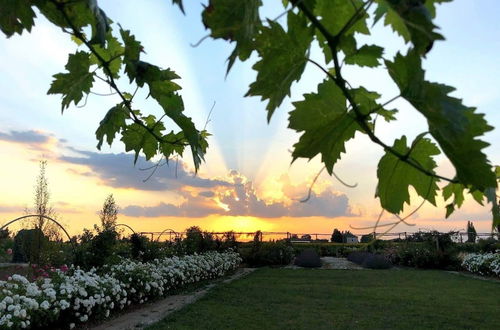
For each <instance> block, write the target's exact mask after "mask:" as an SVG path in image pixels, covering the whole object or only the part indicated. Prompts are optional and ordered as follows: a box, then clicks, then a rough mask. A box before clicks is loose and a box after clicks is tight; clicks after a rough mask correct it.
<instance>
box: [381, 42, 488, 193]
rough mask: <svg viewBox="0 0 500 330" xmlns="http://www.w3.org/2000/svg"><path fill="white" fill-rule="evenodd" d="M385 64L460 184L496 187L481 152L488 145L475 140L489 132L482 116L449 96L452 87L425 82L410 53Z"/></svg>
mask: <svg viewBox="0 0 500 330" xmlns="http://www.w3.org/2000/svg"><path fill="white" fill-rule="evenodd" d="M385 63H386V66H387V68H388V70H389V74H390V75H391V77H392V79H393V80H394V82H396V84H397V85H398V87H399V89H400V91H401V96H402V97H404V98H405V99H406V100H408V101H409V102H410V103H411V104H412V105H413V106H414V107H415V108H416V109H417V110H418V111H420V112H421V113H422V114H423V115H424V116H425V117H426V119H427V123H428V125H429V132H430V133H431V134H432V136H433V137H434V138H435V139H436V141H437V142H438V143H439V146H440V147H441V149H442V150H443V152H444V153H445V154H446V155H447V156H448V158H449V159H450V161H451V162H452V163H453V166H454V167H455V169H456V171H457V178H458V179H459V181H460V183H462V184H463V185H465V186H469V185H471V186H472V188H474V189H478V190H480V191H483V192H484V191H485V190H486V189H487V188H489V187H496V180H495V174H494V173H493V171H492V168H491V165H490V164H489V162H488V159H487V158H486V155H485V154H484V153H483V152H482V151H481V150H482V149H483V148H485V147H486V146H488V143H486V142H484V141H482V140H479V139H477V137H478V136H481V135H483V134H484V133H486V132H488V131H490V130H491V129H492V127H491V126H489V125H488V123H487V122H486V120H485V119H484V115H483V114H478V113H476V111H475V110H476V109H475V108H471V107H466V106H464V105H463V104H462V102H461V100H459V99H457V98H454V97H451V96H449V95H448V94H449V93H451V92H453V91H454V88H453V87H450V86H446V85H442V84H437V83H431V82H428V81H425V80H424V71H423V69H422V65H421V60H420V57H419V56H418V55H417V54H416V53H415V52H414V51H410V52H409V53H408V55H407V56H402V55H401V54H399V53H398V54H397V55H396V57H395V59H394V62H390V61H386V62H385Z"/></svg>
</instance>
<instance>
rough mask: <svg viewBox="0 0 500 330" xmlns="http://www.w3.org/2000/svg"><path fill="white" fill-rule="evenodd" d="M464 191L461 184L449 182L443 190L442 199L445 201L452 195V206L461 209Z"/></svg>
mask: <svg viewBox="0 0 500 330" xmlns="http://www.w3.org/2000/svg"><path fill="white" fill-rule="evenodd" d="M464 190H465V187H464V186H463V185H462V184H460V183H453V182H450V183H449V184H448V185H446V186H445V187H444V188H443V198H444V200H445V201H447V200H448V199H449V198H450V197H451V196H452V195H453V204H454V205H456V206H458V207H461V206H462V204H463V202H464Z"/></svg>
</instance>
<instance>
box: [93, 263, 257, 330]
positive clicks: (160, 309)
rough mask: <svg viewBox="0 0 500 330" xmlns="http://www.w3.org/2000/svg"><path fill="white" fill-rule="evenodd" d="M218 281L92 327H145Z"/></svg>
mask: <svg viewBox="0 0 500 330" xmlns="http://www.w3.org/2000/svg"><path fill="white" fill-rule="evenodd" d="M254 270H255V268H241V269H238V270H237V271H236V273H234V274H233V275H231V276H230V277H228V278H227V279H225V280H223V281H222V283H229V282H232V281H234V280H236V279H238V278H240V277H243V276H245V275H247V274H249V273H251V272H252V271H254ZM217 283H220V282H215V283H210V284H208V285H206V286H205V287H203V288H201V289H198V290H196V291H194V292H191V293H187V294H179V295H174V296H168V297H167V298H165V299H163V300H159V301H155V302H152V303H150V304H145V305H142V306H140V307H139V308H138V309H136V310H134V311H131V312H129V313H126V314H123V315H120V316H117V317H116V318H112V319H109V320H106V321H105V322H103V323H101V324H99V325H96V326H94V327H91V328H90V329H93V330H128V329H143V328H145V327H147V326H149V325H151V324H153V323H156V322H158V321H160V320H162V319H164V318H165V317H166V316H168V315H169V314H171V313H173V312H175V311H177V310H179V309H181V308H183V307H184V306H186V305H188V304H192V303H194V302H195V301H197V300H198V299H200V298H201V297H203V296H204V295H205V294H207V293H208V291H210V289H212V288H213V287H215V286H216V285H217Z"/></svg>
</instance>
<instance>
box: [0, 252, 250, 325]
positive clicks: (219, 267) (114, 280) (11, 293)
mask: <svg viewBox="0 0 500 330" xmlns="http://www.w3.org/2000/svg"><path fill="white" fill-rule="evenodd" d="M240 262H241V258H240V256H239V254H238V253H236V252H231V251H230V252H224V253H219V252H208V253H205V254H200V255H191V256H184V257H173V258H166V259H162V260H155V261H154V262H151V263H141V262H136V261H132V260H125V261H123V262H122V263H121V264H118V265H115V266H112V267H110V269H109V270H107V271H106V272H105V275H99V274H97V273H96V271H95V270H91V271H88V272H87V271H83V270H81V269H75V270H70V271H69V272H67V273H64V272H62V271H60V270H57V271H55V272H54V273H52V275H51V276H50V278H45V279H43V280H38V281H36V282H33V283H31V282H29V281H28V280H27V279H26V278H25V277H24V276H21V275H13V276H12V277H10V278H9V280H7V281H0V329H17V328H29V327H30V326H31V325H36V326H37V327H41V326H47V325H50V324H53V323H57V324H63V325H68V326H69V328H73V327H74V326H75V323H83V322H86V321H87V320H88V319H89V318H90V317H96V316H97V317H98V318H103V317H108V316H109V314H110V313H112V312H113V310H118V309H122V308H124V307H125V306H126V305H129V304H131V303H143V302H145V301H148V300H150V299H154V298H159V297H162V296H166V295H167V294H168V292H169V291H170V290H173V289H177V288H180V287H182V286H184V285H186V284H189V283H194V282H198V281H201V280H206V279H212V278H216V277H220V276H223V275H224V274H225V273H227V272H228V271H230V270H234V269H236V268H237V267H238V265H239V264H240Z"/></svg>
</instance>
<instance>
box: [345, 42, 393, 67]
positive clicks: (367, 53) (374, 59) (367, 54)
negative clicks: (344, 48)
mask: <svg viewBox="0 0 500 330" xmlns="http://www.w3.org/2000/svg"><path fill="white" fill-rule="evenodd" d="M383 52H384V48H382V47H379V46H376V45H363V46H362V47H361V48H359V49H358V50H356V51H355V52H354V53H351V54H348V55H346V56H345V59H344V61H345V63H346V64H355V65H359V66H367V67H371V68H374V67H377V66H379V65H380V59H381V58H382V54H383Z"/></svg>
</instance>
